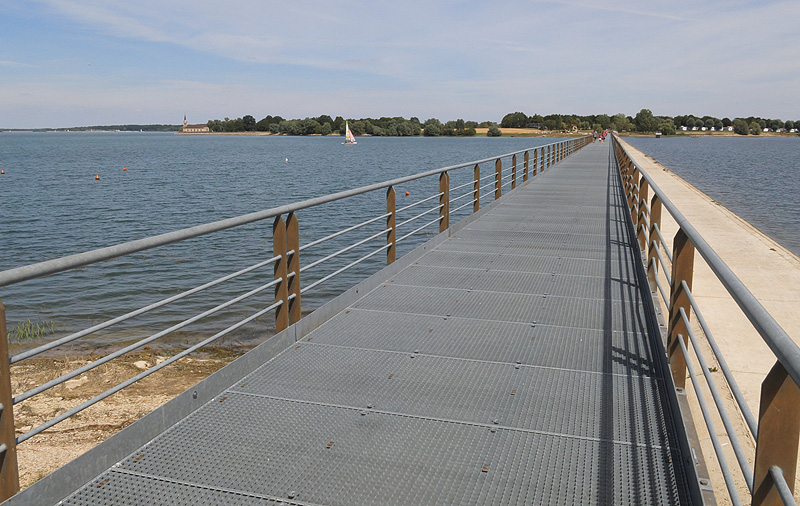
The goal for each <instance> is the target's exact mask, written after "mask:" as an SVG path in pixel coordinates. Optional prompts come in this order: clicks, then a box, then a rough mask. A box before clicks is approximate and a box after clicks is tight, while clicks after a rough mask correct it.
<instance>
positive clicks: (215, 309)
mask: <svg viewBox="0 0 800 506" xmlns="http://www.w3.org/2000/svg"><path fill="white" fill-rule="evenodd" d="M281 281H282V278H278V279H275V280H273V281H270V282H269V283H266V284H263V285H261V286H259V287H256V288H253V289H252V290H250V291H248V292H245V293H243V294H241V295H237V296H236V297H234V298H232V299H230V300H229V301H227V302H223V303H222V304H219V305H217V306H214V307H212V308H211V309H208V310H206V311H203V312H202V313H199V314H197V315H195V316H192V317H191V318H187V319H186V320H183V321H182V322H180V323H176V324H175V325H172V326H171V327H168V328H166V329H164V330H162V331H160V332H156V333H155V334H153V335H151V336H149V337H146V338H144V339H140V340H139V341H136V342H135V343H132V344H130V345H128V346H126V347H124V348H122V349H120V350H117V351H115V352H113V353H109V354H108V355H106V356H104V357H101V358H98V359H97V360H95V361H93V362H90V363H88V364H86V365H84V366H82V367H79V368H77V369H74V370H72V371H70V372H68V373H66V374H63V375H61V376H59V377H58V378H55V379H53V380H50V381H48V382H46V383H42V384H41V385H39V386H37V387H34V388H31V389H30V390H28V391H26V392H24V393H21V394H19V395H17V396H15V397H14V399H13V402H14V404H17V403H20V402H22V401H24V400H25V399H29V398H31V397H33V396H34V395H37V394H40V393H42V392H44V391H45V390H49V389H51V388H53V387H54V386H58V385H60V384H62V383H64V382H66V381H67V380H70V379H72V378H74V377H76V376H80V375H81V374H83V373H85V372H87V371H91V370H92V369H94V368H96V367H98V366H101V365H103V364H105V363H106V362H110V361H111V360H114V359H115V358H118V357H121V356H122V355H125V354H126V353H129V352H131V351H133V350H136V349H138V348H141V347H142V346H144V345H146V344H149V343H151V342H153V341H155V340H156V339H160V338H162V337H164V336H166V335H168V334H171V333H172V332H175V331H176V330H180V329H182V328H183V327H186V326H187V325H191V324H192V323H194V322H196V321H199V320H202V319H203V318H205V317H207V316H211V315H212V314H214V313H218V312H219V311H222V310H223V309H226V308H228V307H230V306H232V305H234V304H236V303H237V302H241V301H243V300H244V299H247V298H249V297H252V296H253V295H255V294H257V293H261V292H263V291H264V290H266V289H267V288H270V287H273V286H275V285H276V284H277V283H279V282H281Z"/></svg>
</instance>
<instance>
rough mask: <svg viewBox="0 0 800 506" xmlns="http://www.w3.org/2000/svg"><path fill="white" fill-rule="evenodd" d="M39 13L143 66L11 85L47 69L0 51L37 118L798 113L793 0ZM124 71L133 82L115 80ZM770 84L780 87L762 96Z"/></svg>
mask: <svg viewBox="0 0 800 506" xmlns="http://www.w3.org/2000/svg"><path fill="white" fill-rule="evenodd" d="M38 5H39V6H40V7H39V8H40V10H41V11H42V12H41V15H42V17H43V18H45V19H47V20H48V22H49V23H50V24H51V25H53V26H61V27H63V30H64V32H63V33H53V34H52V37H53V40H54V41H55V42H54V43H56V44H57V43H58V40H59V39H58V38H59V37H66V38H69V37H72V38H80V37H81V36H82V34H84V33H89V34H93V37H94V39H93V42H94V41H100V42H101V44H100V45H102V42H103V41H109V42H112V43H116V44H117V47H118V48H122V49H121V50H130V51H135V49H131V48H145V47H147V48H148V49H139V50H140V51H142V52H145V53H146V54H147V57H146V58H145V57H140V58H139V59H138V60H133V59H131V58H128V56H127V55H126V54H125V53H124V52H123V53H120V54H119V55H117V54H115V55H113V56H112V57H111V58H110V59H107V60H106V61H109V60H113V61H114V64H115V65H116V66H114V67H113V68H112V65H111V63H106V67H107V68H106V67H102V68H101V67H100V66H99V65H94V66H92V67H89V66H88V64H87V62H86V61H84V58H83V55H81V54H80V53H78V54H76V55H75V56H74V58H75V59H76V61H77V63H76V64H75V65H72V66H69V65H64V64H62V65H58V66H57V65H55V64H51V67H49V68H48V70H49V73H50V74H52V76H49V77H47V78H46V77H42V76H41V75H40V76H39V77H38V79H40V80H39V81H30V80H28V81H26V80H25V79H26V78H23V77H24V76H23V74H24V73H23V72H21V71H17V74H18V75H16V74H13V72H14V71H15V70H16V69H18V68H19V69H21V67H16V66H15V62H19V61H31V62H32V63H35V64H36V65H37V67H38V66H39V65H40V64H41V65H42V66H46V65H47V63H46V60H47V58H49V56H46V55H40V59H29V58H22V57H19V56H18V55H16V54H13V53H7V54H5V55H4V57H5V58H6V59H7V61H5V62H0V65H1V66H3V67H4V69H5V70H4V72H5V73H6V74H13V75H16V79H14V80H12V81H13V86H18V87H19V88H18V89H17V88H15V89H14V90H11V89H10V88H9V87H8V86H11V84H8V83H7V84H8V85H7V87H6V89H4V90H2V91H3V93H4V94H5V95H4V96H9V95H8V94H9V93H14V92H17V91H19V92H20V93H21V92H24V91H25V90H26V89H27V90H37V89H38V90H39V92H40V93H41V94H40V102H38V103H39V104H42V105H40V106H39V107H40V108H44V107H45V105H44V103H49V105H50V106H53V105H56V104H55V101H57V100H61V101H63V102H64V103H65V104H73V105H74V110H80V109H81V104H84V107H85V108H86V109H88V108H94V109H96V110H97V111H100V105H98V104H105V105H103V107H108V108H109V109H111V108H112V106H113V104H117V105H118V106H117V107H116V109H115V110H117V111H118V110H121V109H124V108H126V107H131V108H135V109H134V110H141V111H149V113H150V114H154V115H155V114H162V112H161V111H164V114H165V115H167V116H170V117H171V116H173V115H174V111H172V109H178V110H183V109H187V110H196V111H197V114H198V115H201V116H202V115H204V114H205V115H207V116H208V117H222V116H234V115H236V114H257V112H256V111H257V110H259V109H258V108H261V109H260V110H262V111H263V112H264V114H266V113H270V114H274V113H279V114H282V115H289V116H302V115H311V114H319V113H320V112H325V111H327V112H328V113H331V112H333V113H345V114H351V115H354V114H363V115H385V114H390V115H393V114H410V115H416V116H425V115H427V116H442V117H448V116H450V115H453V116H456V115H458V116H462V117H468V118H471V117H475V118H484V119H490V118H492V117H494V119H499V117H502V115H503V114H505V113H506V112H508V110H519V109H522V110H525V111H526V112H529V113H532V112H542V113H546V112H555V111H568V110H569V111H573V112H583V113H593V112H601V111H602V112H609V113H611V112H627V113H629V114H633V113H635V112H636V111H638V109H640V108H642V107H649V108H651V109H653V110H654V112H656V113H657V114H678V113H686V112H693V111H697V112H701V111H700V109H703V110H704V111H705V112H707V113H709V114H725V115H736V114H739V113H738V112H736V110H737V109H741V108H743V104H742V97H749V98H748V101H749V103H748V104H747V107H748V112H749V113H758V114H764V115H775V116H777V115H785V116H787V117H791V116H796V117H800V110H799V109H798V108H800V104H798V103H797V101H796V100H794V96H793V91H792V90H796V89H797V87H798V86H800V68H799V67H800V49H798V47H800V46H797V45H796V44H793V43H792V42H794V41H795V40H797V35H798V31H799V30H798V28H797V26H796V21H795V20H796V19H799V18H800V2H797V1H796V0H785V1H784V0H775V1H766V2H755V1H747V0H726V1H723V0H710V1H708V2H702V3H697V2H694V1H690V0H674V1H673V2H670V3H661V2H659V3H652V4H642V3H641V2H638V1H634V0H607V1H605V2H590V1H588V0H539V1H535V2H517V1H498V2H482V1H474V0H446V1H441V2H430V1H423V0H407V1H405V2H403V3H388V4H384V3H375V2H366V1H359V0H354V1H350V2H348V3H347V7H348V8H347V9H346V10H345V9H344V8H343V4H341V3H338V2H337V3H333V2H321V1H312V0H299V1H294V2H277V1H259V0H240V1H237V2H235V3H233V4H230V3H222V2H216V1H215V2H212V1H206V0H194V1H189V0H175V1H171V2H163V1H160V0H138V1H137V2H128V3H118V2H113V3H109V2H106V1H101V0H40V2H39V4H38ZM15 9H16V10H17V11H19V10H20V8H19V7H18V6H17V7H16V8H15ZM32 17H33V16H32ZM70 33H71V34H72V35H69V34H70ZM96 46H97V43H96V42H95V47H96ZM153 48H155V49H153ZM118 50H120V49H118ZM179 55H180V56H179ZM18 65H23V64H18ZM81 66H82V70H81V69H79V67H81ZM65 69H68V70H65ZM76 69H77V70H76ZM78 70H80V72H78ZM65 71H69V72H70V73H71V74H70V75H69V76H61V74H59V72H62V73H63V72H65ZM28 72H30V71H28ZM40 74H43V72H42V73H40ZM114 74H116V76H115V75H114ZM120 74H124V75H126V76H128V77H129V78H130V77H134V78H135V79H136V80H137V82H136V85H135V86H128V85H127V84H126V83H122V84H120V82H119V77H118V75H120ZM48 79H52V81H50V82H46V81H47V80H48ZM64 82H68V83H71V84H70V86H68V87H67V88H68V90H64V89H63V88H64V84H63V83H64ZM771 82H779V83H780V86H779V87H773V88H771V89H770V93H764V92H763V89H764V87H765V86H769V84H770V83H771ZM73 83H74V85H75V86H72V84H73ZM227 83H235V85H230V84H227ZM343 89H346V90H347V91H348V93H342V90H343ZM48 94H49V95H48ZM45 95H47V96H45ZM146 97H149V98H146ZM19 103H26V104H27V105H26V107H30V108H32V109H33V108H36V107H37V105H36V103H37V102H35V101H30V103H27V102H25V101H20V102H19ZM198 104H201V105H198ZM9 107H14V104H10V105H9V104H6V105H0V112H2V111H3V108H5V110H6V112H8V108H9ZM200 107H203V108H204V109H202V110H201V109H200ZM581 107H583V108H584V109H580V108H581ZM226 108H227V110H225V109H226ZM333 108H339V109H338V110H337V111H333V110H331V109H333ZM657 109H658V110H657ZM167 110H169V111H170V112H169V113H168V114H167V113H166V111H167ZM203 110H205V111H206V112H205V113H203ZM237 111H241V113H239V112H237ZM358 111H360V112H358ZM781 111H783V112H781ZM98 114H99V112H98ZM142 114H144V112H143V113H142ZM181 117H182V113H181Z"/></svg>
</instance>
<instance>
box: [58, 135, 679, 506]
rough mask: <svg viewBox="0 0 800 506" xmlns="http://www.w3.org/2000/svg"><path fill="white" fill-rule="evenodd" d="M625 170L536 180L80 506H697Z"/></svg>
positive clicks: (584, 160)
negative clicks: (646, 294)
mask: <svg viewBox="0 0 800 506" xmlns="http://www.w3.org/2000/svg"><path fill="white" fill-rule="evenodd" d="M612 171H613V168H610V167H608V147H607V146H605V145H599V144H595V145H591V146H589V147H587V148H586V149H584V150H582V151H580V152H578V153H577V154H575V155H574V156H573V157H571V158H569V159H567V160H566V161H565V162H562V163H561V164H559V165H558V166H557V167H554V168H552V169H551V170H548V171H547V172H545V173H544V174H540V175H538V176H537V177H536V179H534V180H533V181H532V182H531V184H529V185H528V186H526V187H523V188H520V191H518V192H516V193H514V194H513V195H511V196H510V197H509V198H508V199H506V200H504V201H501V202H500V203H498V205H497V206H496V207H494V208H493V209H492V210H491V211H490V212H488V213H486V214H485V215H484V216H482V217H481V218H480V219H478V220H477V221H476V222H474V223H472V224H470V225H468V226H467V227H465V228H464V229H462V230H460V231H458V232H456V233H455V234H454V236H453V237H452V238H450V239H448V240H447V241H445V242H444V243H442V244H440V245H439V246H438V247H437V248H436V249H435V250H434V251H432V252H428V253H426V254H425V255H423V256H422V257H421V258H420V259H419V261H418V264H417V265H412V266H409V267H407V268H406V269H404V270H402V271H400V272H399V273H397V274H396V275H394V276H393V277H392V278H390V279H388V280H387V281H386V283H383V284H382V285H379V286H378V287H377V288H375V289H374V290H371V291H369V292H368V293H366V294H364V295H363V296H361V297H360V298H359V299H357V300H355V301H354V302H352V304H351V305H350V307H349V308H347V309H346V310H344V311H342V312H341V313H339V314H338V315H336V316H334V317H333V318H332V319H330V320H328V321H327V322H325V323H323V324H322V325H321V326H320V327H318V328H317V329H315V330H314V331H313V332H311V333H310V334H309V335H307V336H306V337H305V338H303V340H302V341H301V342H299V343H297V345H295V346H292V347H290V348H289V349H287V350H285V351H283V352H282V353H280V354H279V355H277V356H276V357H275V358H273V359H272V360H270V361H269V362H267V363H265V364H264V365H262V366H261V367H260V368H259V369H257V370H256V371H254V372H253V373H251V374H250V375H249V376H248V377H246V378H243V379H241V380H239V381H237V382H236V383H235V384H233V385H231V386H230V387H229V388H228V389H227V390H226V391H225V392H224V393H223V394H221V395H219V396H218V397H216V398H215V399H213V400H212V401H210V402H209V403H207V404H206V405H205V406H203V407H202V408H200V409H198V410H197V411H195V412H194V413H193V414H191V415H190V416H188V417H187V418H185V419H183V420H181V421H180V422H179V423H177V424H175V425H174V426H172V427H171V428H169V429H168V430H167V431H166V432H164V433H162V434H161V435H160V436H158V437H156V438H155V439H154V440H152V441H151V442H150V443H148V444H146V445H144V446H143V447H142V448H140V449H139V450H137V451H136V452H134V453H132V454H131V455H130V456H129V457H127V458H126V459H124V460H123V461H122V462H120V463H119V464H118V465H116V466H114V468H112V469H110V470H108V471H106V472H105V473H103V474H102V475H101V476H99V477H98V478H97V479H95V480H94V481H92V482H90V483H88V484H86V485H85V486H84V487H83V488H82V489H81V490H79V491H77V492H76V493H75V494H73V496H71V497H70V498H68V500H67V501H65V504H70V505H75V506H77V505H90V504H91V505H99V504H104V505H116V504H129V503H131V502H142V503H148V504H173V503H174V504H194V503H230V504H266V503H276V502H280V503H283V504H287V503H288V504H305V505H322V504H325V505H345V504H347V505H350V504H376V505H377V504H381V505H383V504H386V505H400V504H402V505H406V504H458V505H460V504H482V505H490V504H491V505H493V504H519V505H531V504H536V505H548V504H688V503H689V497H688V491H687V490H688V485H687V481H686V480H687V478H686V475H685V471H684V470H683V468H682V467H681V464H680V463H681V462H683V461H684V460H686V459H685V457H684V456H682V455H680V452H679V450H677V446H678V445H677V443H676V434H675V427H674V424H673V422H672V414H671V413H670V412H669V406H668V404H667V403H666V401H665V395H666V394H665V385H664V383H663V380H662V379H661V374H662V372H661V369H660V366H659V365H658V361H657V360H656V358H655V356H654V349H653V348H652V345H651V343H650V339H652V338H657V336H656V337H651V334H650V333H649V331H648V320H647V319H646V317H645V312H644V308H643V301H642V296H643V295H642V290H641V288H640V287H639V286H638V284H637V277H636V275H635V274H636V271H635V270H634V269H633V265H634V264H633V262H634V261H638V260H637V258H638V257H637V256H636V255H635V254H634V253H633V250H632V249H631V242H632V237H631V232H630V228H629V225H628V224H627V223H626V222H624V221H622V220H623V218H625V216H626V213H627V209H626V205H625V200H624V197H623V196H622V194H621V192H620V190H619V188H618V187H617V186H616V184H617V182H616V179H614V176H612V174H613V172H612ZM556 197H558V198H556ZM581 202H582V203H587V202H588V203H590V204H592V205H580V204H578V205H575V203H581ZM536 216H545V218H543V219H542V221H540V222H539V226H537V225H536ZM598 217H599V218H601V219H598ZM508 220H515V222H516V223H518V225H515V224H508ZM584 220H585V221H584ZM571 223H576V224H577V226H574V227H572V228H570V224H571ZM562 228H563V230H564V232H558V231H559V230H560V229H562ZM503 229H508V230H503ZM595 229H597V230H599V231H601V232H600V233H597V234H591V233H575V232H576V231H584V232H585V231H587V230H595ZM571 232H572V233H571ZM478 259H481V260H480V261H479V260H478ZM481 261H483V262H486V265H485V266H479V265H480V262H481ZM500 267H502V268H500ZM539 271H544V272H539ZM554 273H555V274H554ZM609 274H610V276H609V277H608V278H606V277H605V276H607V275H609ZM478 276H480V277H478ZM548 283H549V284H550V285H551V288H550V289H545V287H547V286H548ZM512 392H513V393H512ZM368 406H371V408H370V407H368ZM495 422H496V423H495ZM180 501H183V502H180Z"/></svg>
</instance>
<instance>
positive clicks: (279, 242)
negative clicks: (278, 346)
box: [272, 216, 289, 333]
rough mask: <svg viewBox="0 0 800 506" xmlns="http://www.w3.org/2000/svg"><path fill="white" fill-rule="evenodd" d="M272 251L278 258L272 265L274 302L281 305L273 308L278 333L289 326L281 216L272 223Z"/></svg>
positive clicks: (284, 240) (283, 224) (284, 231)
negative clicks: (274, 282)
mask: <svg viewBox="0 0 800 506" xmlns="http://www.w3.org/2000/svg"><path fill="white" fill-rule="evenodd" d="M272 251H273V253H274V254H275V256H276V257H277V256H280V258H279V259H278V260H277V261H276V262H275V263H274V264H273V266H274V267H273V270H274V279H275V280H276V281H278V284H276V285H275V302H276V303H277V302H281V305H280V306H278V307H277V308H275V332H276V333H277V332H280V331H282V330H284V329H285V328H286V327H288V326H289V289H288V286H287V282H286V274H287V271H288V265H287V263H288V262H287V259H286V223H284V221H283V218H282V217H281V216H276V217H275V221H273V222H272Z"/></svg>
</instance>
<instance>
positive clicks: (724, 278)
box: [612, 136, 800, 506]
mask: <svg viewBox="0 0 800 506" xmlns="http://www.w3.org/2000/svg"><path fill="white" fill-rule="evenodd" d="M612 142H613V144H614V155H615V158H616V164H617V166H618V168H619V171H620V176H621V177H622V181H623V185H624V188H625V194H626V197H627V209H628V211H629V217H630V219H631V223H632V225H633V227H634V230H635V233H636V239H637V242H638V244H639V248H640V250H641V254H642V261H643V262H644V266H645V268H646V271H647V278H648V283H649V285H650V286H649V288H650V291H651V294H652V297H653V299H654V302H655V304H656V305H657V306H661V307H663V308H664V311H663V312H664V314H665V315H666V325H667V328H666V342H665V343H664V345H665V347H666V353H667V358H668V361H669V369H670V371H669V373H670V375H671V377H672V380H673V382H674V385H675V389H676V391H677V393H678V394H680V395H684V394H685V392H686V390H685V388H686V379H687V377H688V378H689V379H690V380H691V383H692V387H693V390H694V392H695V394H696V399H697V403H698V409H699V411H700V412H701V413H702V416H703V420H704V422H705V424H706V428H707V433H708V435H709V438H710V439H711V442H712V445H713V448H714V453H715V455H716V465H717V466H718V468H719V470H720V472H721V474H722V476H723V480H724V484H725V487H726V489H727V492H728V497H729V498H730V501H731V503H732V504H734V505H739V504H742V503H743V498H742V497H741V496H740V492H739V491H738V490H737V487H736V479H735V476H734V473H733V472H732V471H731V469H730V467H729V465H728V462H727V458H726V456H725V453H726V452H725V449H724V448H723V446H724V445H723V442H722V441H721V439H720V436H719V435H718V432H720V429H718V428H716V427H715V425H714V419H715V418H716V419H717V420H720V421H721V422H722V424H723V428H722V430H721V432H722V433H723V434H724V435H725V436H726V437H727V439H728V441H729V442H730V446H731V448H732V451H733V454H734V457H735V459H736V461H737V464H738V471H739V474H740V476H741V478H742V479H743V480H744V482H745V484H746V488H747V491H748V492H749V494H748V495H749V497H745V499H749V501H750V502H751V504H753V505H756V506H762V505H778V504H784V505H796V504H797V503H796V502H795V500H794V497H793V494H794V486H795V478H796V473H797V462H798V447H799V445H798V442H799V441H800V388H798V385H800V348H799V347H798V346H797V344H796V343H795V342H794V341H793V340H792V338H791V337H789V335H788V334H787V333H786V332H785V331H784V330H783V329H782V328H781V327H780V325H779V324H778V323H777V322H776V321H775V319H774V318H773V317H772V316H771V315H770V314H769V313H768V312H767V310H766V309H765V308H764V307H763V306H762V305H761V303H760V302H759V301H758V300H757V299H756V298H755V296H754V295H753V294H752V293H751V292H750V291H749V290H748V289H747V288H746V287H745V285H744V284H743V283H742V282H741V280H739V278H737V277H736V275H735V274H734V273H733V271H731V269H730V268H729V267H728V266H727V265H726V264H725V262H724V261H723V260H722V259H721V258H720V257H719V255H717V253H716V252H714V250H713V249H712V248H711V246H710V245H709V244H708V243H707V242H706V241H705V239H703V237H702V236H701V235H700V233H699V232H698V231H697V230H696V229H695V228H694V227H693V226H692V224H691V223H689V221H688V220H687V219H686V217H685V216H684V215H683V214H682V213H681V212H680V210H679V209H678V208H677V207H676V206H675V205H674V204H673V203H672V202H671V201H670V200H669V199H668V198H667V196H666V195H665V194H664V193H663V191H662V190H661V189H660V188H659V187H658V186H657V185H656V184H655V182H654V181H653V179H652V178H651V177H650V176H649V175H648V174H647V173H646V172H645V171H644V170H642V168H641V167H640V166H639V165H638V164H637V163H636V162H635V161H634V160H633V158H632V157H631V156H630V155H629V154H628V152H627V150H626V149H625V148H624V147H623V146H622V145H621V144H620V143H619V142H618V140H617V138H616V137H615V136H612ZM651 192H652V196H651ZM662 209H666V210H667V212H668V213H669V214H668V217H669V218H670V219H671V220H673V221H674V223H675V224H676V226H677V229H678V231H677V233H676V234H675V236H674V238H673V241H672V245H671V247H670V245H668V243H667V239H666V238H665V237H664V235H663V234H662V230H661V225H662ZM665 218H666V216H665ZM695 251H697V252H698V253H699V254H700V258H702V260H703V261H705V263H706V264H707V266H708V267H709V268H710V269H711V271H712V272H713V273H714V275H715V276H716V278H717V279H718V280H719V282H720V283H721V284H722V285H723V286H724V287H725V289H726V290H727V292H728V294H729V295H730V297H731V298H732V300H733V301H735V302H736V304H737V306H738V307H739V309H740V310H741V311H742V313H743V314H744V315H745V316H746V317H747V319H748V320H749V322H750V323H751V324H752V326H753V328H754V329H755V331H756V332H757V333H758V335H759V336H760V337H761V339H763V341H764V343H766V344H767V346H769V348H770V350H771V351H772V353H773V354H774V356H775V359H776V362H775V365H774V366H773V367H772V370H771V371H770V372H769V374H767V376H766V378H764V381H763V383H762V387H761V399H760V407H759V417H758V421H756V418H755V417H754V416H753V413H752V412H751V411H750V408H749V406H748V405H747V402H746V401H745V399H744V396H743V394H742V392H741V389H740V388H739V386H738V385H737V382H736V378H735V377H734V374H733V372H732V371H731V369H730V368H729V367H728V364H727V363H726V361H725V357H724V356H723V354H722V352H721V351H720V349H719V347H718V346H717V344H716V341H715V339H714V334H713V332H712V331H711V329H710V328H709V326H708V324H707V323H706V321H705V319H704V317H703V313H702V308H701V307H700V305H699V304H698V302H697V300H696V299H695V297H694V296H693V294H692V278H693V272H694V261H695ZM693 313H694V318H696V319H697V323H698V324H699V327H700V329H701V333H700V334H701V335H695V331H694V329H693V326H692V321H691V320H692V314H693ZM701 339H703V341H701ZM704 348H707V349H710V350H711V353H712V358H713V360H714V361H715V364H717V365H718V366H719V368H720V370H721V371H722V375H723V378H724V385H723V388H724V389H725V390H727V391H725V390H721V389H720V388H719V387H718V386H717V385H716V383H715V381H714V378H713V376H712V374H711V372H712V369H711V368H710V367H709V363H708V361H707V359H706V357H705V354H704V352H703V349H704ZM690 350H691V352H690ZM692 357H694V358H695V359H696V361H697V366H699V367H700V369H701V372H702V375H703V377H704V379H705V383H701V382H700V379H699V374H698V373H697V372H696V370H695V366H694V365H693V364H692V360H691V359H692ZM715 367H716V365H715ZM704 390H708V392H710V395H711V397H712V398H713V401H714V405H715V407H716V414H714V415H713V416H712V411H711V410H710V409H709V406H708V403H707V402H706V400H705V396H704ZM728 392H730V394H731V395H732V397H733V398H734V400H735V403H734V406H735V412H734V413H733V414H731V413H729V412H728V409H727V408H726V406H725V404H726V402H725V400H724V399H723V395H722V394H723V393H728ZM735 418H741V419H743V420H744V425H745V426H746V429H745V433H744V434H742V433H740V432H741V431H738V430H737V428H736V427H735ZM740 437H742V438H747V439H751V441H753V442H754V443H755V453H754V455H752V454H748V452H747V451H746V449H745V447H746V446H747V445H744V444H742V441H741V440H740ZM751 461H754V462H755V464H754V467H751V465H750V462H751Z"/></svg>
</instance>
